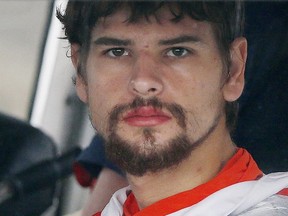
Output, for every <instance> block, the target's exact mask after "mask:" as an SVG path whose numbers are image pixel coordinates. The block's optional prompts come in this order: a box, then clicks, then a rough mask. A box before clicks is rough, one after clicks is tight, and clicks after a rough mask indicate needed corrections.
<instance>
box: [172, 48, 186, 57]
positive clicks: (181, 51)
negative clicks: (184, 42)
mask: <svg viewBox="0 0 288 216" xmlns="http://www.w3.org/2000/svg"><path fill="white" fill-rule="evenodd" d="M188 53H189V51H188V50H187V49H185V48H181V47H176V48H172V49H170V50H169V51H168V52H167V56H170V57H183V56H186V55H187V54H188Z"/></svg>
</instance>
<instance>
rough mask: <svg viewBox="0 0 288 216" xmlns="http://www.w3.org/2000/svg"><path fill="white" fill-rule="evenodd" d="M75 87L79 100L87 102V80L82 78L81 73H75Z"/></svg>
mask: <svg viewBox="0 0 288 216" xmlns="http://www.w3.org/2000/svg"><path fill="white" fill-rule="evenodd" d="M75 82H76V83H75V87H76V92H77V95H78V97H79V98H80V100H81V101H83V102H84V103H87V102H88V86H87V82H86V81H85V80H84V78H83V77H82V76H81V75H79V74H78V75H77V77H76V80H75Z"/></svg>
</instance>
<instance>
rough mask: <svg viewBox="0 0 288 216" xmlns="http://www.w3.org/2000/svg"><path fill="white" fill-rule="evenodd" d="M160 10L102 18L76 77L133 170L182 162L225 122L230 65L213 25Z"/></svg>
mask: <svg viewBox="0 0 288 216" xmlns="http://www.w3.org/2000/svg"><path fill="white" fill-rule="evenodd" d="M159 15H160V16H159V17H161V18H160V20H158V21H156V20H155V18H153V17H151V19H150V22H147V21H146V20H145V19H143V20H140V22H137V23H127V22H126V20H127V17H128V16H127V11H125V10H121V11H119V12H117V13H116V14H114V15H112V16H110V17H107V18H105V19H103V20H100V22H99V23H97V26H96V27H95V29H94V30H93V32H92V39H91V47H90V51H89V55H88V59H87V63H86V81H83V80H82V79H81V78H80V77H78V80H77V81H78V84H77V90H78V94H79V96H80V98H81V99H82V100H83V101H84V102H87V103H88V104H89V109H90V115H91V116H90V117H91V120H92V124H93V126H94V127H95V128H96V129H97V131H98V132H99V133H100V134H102V136H103V137H104V138H105V139H106V140H107V143H108V144H107V145H108V148H109V149H108V151H113V153H112V154H111V155H112V157H113V159H114V160H116V161H117V162H118V163H120V165H122V166H123V167H124V169H128V172H131V173H132V174H135V175H142V174H144V173H145V172H147V171H157V170H159V169H164V168H167V167H171V166H172V165H175V164H178V163H180V162H181V161H182V160H184V159H185V158H187V157H188V156H189V155H190V153H191V151H192V150H193V149H194V147H196V146H197V145H199V144H200V143H203V142H207V141H208V140H209V137H210V134H212V133H215V131H216V130H221V129H225V123H224V122H225V114H224V104H225V99H226V98H225V97H226V95H227V94H226V93H227V92H225V91H226V90H225V89H226V88H225V87H223V86H225V77H226V75H227V73H228V72H227V71H224V70H225V69H224V67H223V62H222V60H221V56H220V51H219V49H218V47H217V43H216V41H215V37H214V34H213V31H212V27H211V25H210V24H209V23H206V22H197V21H195V20H193V19H191V18H189V17H185V18H184V19H182V20H181V21H179V22H177V23H173V22H171V21H170V20H171V18H173V17H172V15H171V13H170V12H169V11H168V10H165V9H162V11H160V13H159ZM219 128H221V129H219ZM121 160H124V161H121ZM149 163H150V165H149ZM133 166H135V168H132V169H130V170H129V167H133ZM139 166H141V168H139ZM137 167H138V168H137ZM143 167H146V168H143ZM147 167H148V168H147ZM149 167H150V168H149ZM153 167H154V168H153Z"/></svg>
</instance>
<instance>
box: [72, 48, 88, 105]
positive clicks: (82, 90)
mask: <svg viewBox="0 0 288 216" xmlns="http://www.w3.org/2000/svg"><path fill="white" fill-rule="evenodd" d="M79 51H80V46H79V45H78V44H72V45H71V61H72V63H73V66H74V68H75V70H76V71H77V75H76V79H75V87H76V92H77V95H78V97H79V98H80V100H81V101H83V102H84V103H87V101H88V90H87V83H86V81H85V78H84V77H83V76H82V75H81V74H80V73H79V71H78V69H79V63H80V62H79V61H80V59H79V58H80V57H79Z"/></svg>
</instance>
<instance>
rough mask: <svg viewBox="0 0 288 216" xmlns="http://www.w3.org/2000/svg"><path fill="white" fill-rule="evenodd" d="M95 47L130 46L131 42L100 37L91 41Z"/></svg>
mask: <svg viewBox="0 0 288 216" xmlns="http://www.w3.org/2000/svg"><path fill="white" fill-rule="evenodd" d="M93 43H94V44H95V45H105V46H128V45H131V44H132V42H131V40H122V39H118V38H113V37H100V38H97V39H96V40H95V41H93Z"/></svg>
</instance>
